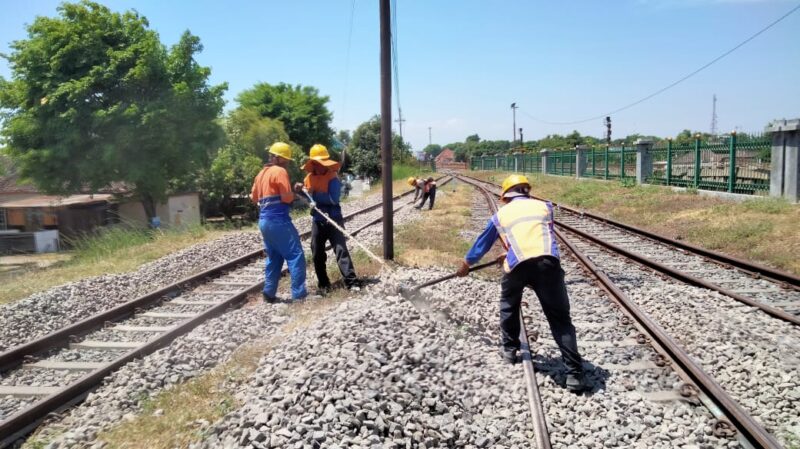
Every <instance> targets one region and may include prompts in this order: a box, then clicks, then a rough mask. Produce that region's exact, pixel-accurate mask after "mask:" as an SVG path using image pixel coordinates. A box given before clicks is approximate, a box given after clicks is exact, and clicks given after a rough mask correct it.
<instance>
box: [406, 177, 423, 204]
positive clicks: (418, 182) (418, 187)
mask: <svg viewBox="0 0 800 449" xmlns="http://www.w3.org/2000/svg"><path fill="white" fill-rule="evenodd" d="M406 182H408V185H410V186H411V187H413V188H414V199H413V200H412V201H411V202H412V203H416V202H417V199H418V198H420V197H421V196H422V187H423V186H424V185H425V180H423V179H420V178H416V177H414V176H412V177H410V178H408V179H407V180H406Z"/></svg>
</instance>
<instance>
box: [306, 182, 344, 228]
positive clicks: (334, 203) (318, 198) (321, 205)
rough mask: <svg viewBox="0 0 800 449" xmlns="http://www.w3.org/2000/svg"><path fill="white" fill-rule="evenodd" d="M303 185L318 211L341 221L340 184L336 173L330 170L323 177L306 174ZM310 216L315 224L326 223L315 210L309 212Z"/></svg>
mask: <svg viewBox="0 0 800 449" xmlns="http://www.w3.org/2000/svg"><path fill="white" fill-rule="evenodd" d="M303 185H304V186H305V188H306V190H308V193H310V194H311V198H313V199H314V202H315V203H317V208H318V209H319V210H321V211H322V212H324V213H325V215H327V216H329V217H330V218H332V219H334V220H336V221H339V220H342V206H341V205H340V204H339V198H340V197H341V193H342V182H341V181H340V180H339V176H338V172H337V171H333V170H331V171H329V172H327V173H325V174H324V175H314V174H308V175H306V179H305V181H304V182H303ZM311 216H312V218H313V220H314V221H316V222H327V220H325V218H323V217H322V215H320V214H319V213H318V212H317V211H316V210H314V211H312V212H311Z"/></svg>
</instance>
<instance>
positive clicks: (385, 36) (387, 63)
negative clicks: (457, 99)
mask: <svg viewBox="0 0 800 449" xmlns="http://www.w3.org/2000/svg"><path fill="white" fill-rule="evenodd" d="M380 1H381V3H380V8H379V9H380V22H381V26H380V41H381V59H380V60H381V162H382V170H381V181H383V258H384V259H386V260H392V259H394V220H393V216H392V211H393V209H394V205H393V204H392V42H391V39H392V27H391V20H390V15H389V0H380Z"/></svg>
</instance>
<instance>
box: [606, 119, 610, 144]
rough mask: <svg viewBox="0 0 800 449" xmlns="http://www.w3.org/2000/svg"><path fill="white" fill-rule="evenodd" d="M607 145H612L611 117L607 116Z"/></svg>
mask: <svg viewBox="0 0 800 449" xmlns="http://www.w3.org/2000/svg"><path fill="white" fill-rule="evenodd" d="M606 146H609V147H610V146H611V117H606Z"/></svg>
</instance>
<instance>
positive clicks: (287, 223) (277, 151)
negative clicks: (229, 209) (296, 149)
mask: <svg viewBox="0 0 800 449" xmlns="http://www.w3.org/2000/svg"><path fill="white" fill-rule="evenodd" d="M269 155H270V159H269V163H268V164H267V165H266V166H265V167H264V168H263V169H262V170H261V172H260V173H259V174H258V175H257V176H256V179H255V181H254V182H253V189H252V191H251V194H250V196H251V198H252V200H253V202H254V203H257V204H258V208H259V217H258V227H259V229H261V235H262V237H263V238H264V249H265V250H266V251H267V264H266V268H265V269H264V274H265V279H264V291H263V293H262V294H263V296H264V300H265V301H267V302H275V301H276V296H275V295H276V293H277V291H278V280H279V278H280V275H281V268H283V261H284V260H286V264H287V265H288V266H289V274H290V276H291V279H292V298H293V299H302V298H305V297H306V296H308V292H307V291H306V259H305V254H304V253H303V247H302V245H301V244H300V236H299V235H298V234H297V229H296V228H295V227H294V224H292V219H291V217H290V216H289V205H290V204H291V203H292V200H293V199H294V194H292V185H291V182H290V181H289V173H287V172H286V166H287V165H289V163H290V162H291V160H292V149H291V148H290V147H289V145H287V144H285V143H283V142H276V143H274V144H272V146H271V147H270V148H269Z"/></svg>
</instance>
